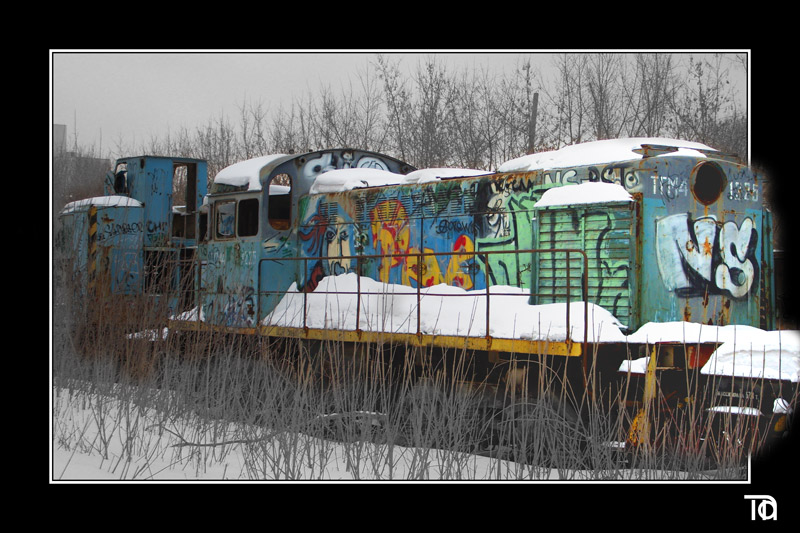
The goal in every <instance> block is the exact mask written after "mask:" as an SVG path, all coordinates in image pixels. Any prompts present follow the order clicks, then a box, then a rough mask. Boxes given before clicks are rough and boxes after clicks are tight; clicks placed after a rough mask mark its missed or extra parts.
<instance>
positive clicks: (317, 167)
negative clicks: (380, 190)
mask: <svg viewBox="0 0 800 533" xmlns="http://www.w3.org/2000/svg"><path fill="white" fill-rule="evenodd" d="M353 157H354V156H353V153H352V152H342V153H341V157H340V156H337V154H335V153H328V154H322V155H321V156H319V157H315V158H314V159H309V160H308V161H306V162H305V164H303V167H302V168H301V169H300V173H301V175H302V176H303V177H304V178H306V179H313V178H315V177H316V176H318V175H319V174H322V173H323V172H328V171H329V170H336V169H341V168H374V169H378V170H386V171H388V170H389V167H388V166H387V165H386V163H385V162H383V161H382V160H381V159H379V158H377V157H371V156H364V157H362V158H360V159H359V160H358V161H354V160H353ZM340 159H341V160H340Z"/></svg>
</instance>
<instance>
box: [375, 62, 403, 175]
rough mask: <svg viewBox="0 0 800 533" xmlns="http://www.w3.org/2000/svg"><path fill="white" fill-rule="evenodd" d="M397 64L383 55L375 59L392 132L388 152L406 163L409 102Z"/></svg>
mask: <svg viewBox="0 0 800 533" xmlns="http://www.w3.org/2000/svg"><path fill="white" fill-rule="evenodd" d="M398 63H399V62H398V61H395V62H391V61H390V59H389V58H387V57H386V56H384V55H380V54H379V55H378V56H377V57H376V65H377V68H378V77H379V79H380V80H381V81H382V82H383V92H384V100H385V103H386V116H387V123H388V124H389V125H390V130H391V132H392V136H391V139H392V141H391V142H390V145H389V150H394V151H396V152H397V153H398V155H399V157H400V159H402V160H403V161H407V160H408V155H409V154H408V153H407V152H408V148H407V147H406V143H405V138H406V130H407V127H406V124H407V123H408V115H409V113H410V110H411V100H410V96H409V92H408V90H407V88H406V84H405V81H404V80H403V79H402V76H401V74H400V68H399V66H398Z"/></svg>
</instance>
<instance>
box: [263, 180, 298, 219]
mask: <svg viewBox="0 0 800 533" xmlns="http://www.w3.org/2000/svg"><path fill="white" fill-rule="evenodd" d="M268 198H269V204H268V206H267V209H268V210H267V214H268V216H269V225H270V226H272V227H273V228H274V229H277V230H287V229H289V226H290V225H291V220H292V179H291V177H290V176H289V175H288V174H278V175H277V176H275V177H273V178H272V180H270V183H269V196H268Z"/></svg>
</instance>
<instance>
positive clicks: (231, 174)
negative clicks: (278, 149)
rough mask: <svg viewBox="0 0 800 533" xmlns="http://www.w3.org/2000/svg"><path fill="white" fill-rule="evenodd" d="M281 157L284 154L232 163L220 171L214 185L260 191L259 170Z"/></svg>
mask: <svg viewBox="0 0 800 533" xmlns="http://www.w3.org/2000/svg"><path fill="white" fill-rule="evenodd" d="M281 157H285V154H271V155H265V156H261V157H256V158H253V159H248V160H246V161H240V162H238V163H234V164H233V165H230V166H227V167H225V168H223V169H222V170H220V171H219V172H218V173H217V175H216V177H215V178H214V183H218V184H220V185H231V186H233V187H244V186H247V188H248V189H249V190H252V191H258V190H261V175H260V174H261V169H262V168H264V167H265V166H267V165H269V164H270V163H273V162H274V161H276V160H278V159H280V158H281Z"/></svg>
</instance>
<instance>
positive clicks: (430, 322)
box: [262, 273, 625, 342]
mask: <svg viewBox="0 0 800 533" xmlns="http://www.w3.org/2000/svg"><path fill="white" fill-rule="evenodd" d="M360 283H361V315H360V320H359V325H360V329H362V330H364V331H380V332H391V333H408V334H415V333H416V332H417V289H416V288H414V287H408V286H404V285H393V284H384V283H380V282H378V281H375V280H373V279H371V278H367V277H362V278H361V282H360ZM357 284H358V276H357V275H356V274H354V273H349V274H341V275H338V276H327V277H325V278H323V279H322V280H321V281H320V283H319V285H318V286H317V288H316V289H315V290H314V292H311V293H308V294H305V297H306V298H307V301H306V303H305V310H306V324H305V325H306V326H308V327H310V328H325V329H343V330H350V331H353V330H355V329H356V294H344V293H356V292H357V289H358V287H357ZM326 293H336V294H326ZM420 294H421V300H420V302H421V303H420V332H421V333H424V334H430V335H455V336H463V335H470V336H481V337H483V336H485V335H486V300H485V295H486V291H485V290H475V291H465V290H464V289H461V288H458V287H451V286H449V285H444V284H440V285H435V286H433V287H427V288H423V289H420ZM490 294H491V298H490V309H489V315H490V324H489V328H490V331H489V334H490V335H492V336H493V337H496V338H507V339H530V340H549V341H564V340H566V338H567V324H566V304H546V305H529V304H528V299H529V297H530V290H528V289H520V288H517V287H508V286H494V287H491V289H490ZM445 296H447V297H445ZM303 302H304V294H303V293H298V292H297V285H296V284H293V285H292V287H291V288H290V289H289V290H288V291H287V294H286V296H284V297H283V299H282V300H281V301H280V302H279V304H278V306H277V307H276V308H275V309H274V310H273V311H272V313H270V314H269V315H268V316H267V317H266V318H265V319H264V321H263V322H262V324H263V325H272V326H286V327H303V309H304V306H303ZM570 305H571V307H570V324H569V331H570V335H569V337H570V339H571V340H573V341H575V342H583V336H584V333H583V332H584V329H583V312H584V303H583V302H573V303H571V304H570ZM588 309H589V327H590V331H589V332H588V340H589V341H590V342H592V341H594V342H624V341H625V337H624V335H623V334H622V332H621V331H620V327H622V324H620V322H619V321H618V320H617V319H616V318H614V316H613V315H612V314H611V313H609V312H608V311H606V310H605V309H603V308H602V307H599V306H596V305H594V304H589V305H588Z"/></svg>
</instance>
